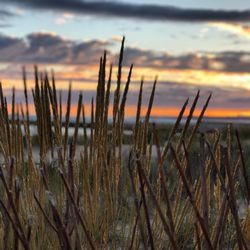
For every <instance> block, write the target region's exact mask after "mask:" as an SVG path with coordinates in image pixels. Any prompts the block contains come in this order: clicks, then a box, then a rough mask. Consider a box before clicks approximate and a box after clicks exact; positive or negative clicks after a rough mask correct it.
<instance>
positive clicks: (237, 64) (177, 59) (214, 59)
mask: <svg viewBox="0 0 250 250" xmlns="http://www.w3.org/2000/svg"><path fill="white" fill-rule="evenodd" d="M124 54H125V56H124V57H125V64H129V63H131V62H136V64H137V65H139V66H143V67H153V68H158V69H195V70H213V71H223V72H249V69H250V52H245V51H241V52H234V51H226V52H217V53H206V52H198V53H189V54H183V55H178V56H175V55H170V54H168V53H156V52H155V51H151V50H141V49H139V48H127V49H125V53H124Z"/></svg>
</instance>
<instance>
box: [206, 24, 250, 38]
mask: <svg viewBox="0 0 250 250" xmlns="http://www.w3.org/2000/svg"><path fill="white" fill-rule="evenodd" d="M208 25H209V26H212V27H215V28H217V29H219V30H225V31H229V32H231V33H233V34H236V35H239V36H242V37H245V38H248V39H250V26H249V25H245V24H244V25H242V24H238V23H221V22H214V23H209V24H208Z"/></svg>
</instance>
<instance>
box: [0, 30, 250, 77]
mask: <svg viewBox="0 0 250 250" xmlns="http://www.w3.org/2000/svg"><path fill="white" fill-rule="evenodd" d="M111 45H112V43H111V42H108V41H101V40H89V41H81V42H75V41H72V40H67V39H64V38H63V37H61V36H59V35H55V34H52V33H39V32H37V33H31V34H29V35H27V36H26V37H25V38H17V37H10V36H7V35H3V34H1V33H0V62H7V63H8V62H12V63H20V64H26V63H30V64H65V65H93V64H98V62H99V58H100V56H101V55H102V54H103V51H104V49H106V50H107V53H108V54H109V58H110V59H111V60H112V61H113V62H115V61H116V60H117V58H118V55H117V54H112V53H111V51H110V50H109V47H110V46H111ZM131 63H135V64H136V66H137V67H149V68H156V69H162V70H165V69H179V70H182V69H194V70H212V71H218V72H236V73H237V72H238V73H240V72H247V73H248V72H249V69H250V52H244V51H242V52H233V51H231V52H230V51H227V52H217V53H206V52H199V53H189V54H182V55H172V54H168V53H163V52H161V53H160V52H155V51H153V50H142V49H139V48H131V47H126V49H125V53H124V65H126V66H128V65H129V64H131Z"/></svg>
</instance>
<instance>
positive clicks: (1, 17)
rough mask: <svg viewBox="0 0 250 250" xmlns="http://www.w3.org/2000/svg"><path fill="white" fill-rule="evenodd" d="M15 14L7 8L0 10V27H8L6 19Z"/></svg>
mask: <svg viewBox="0 0 250 250" xmlns="http://www.w3.org/2000/svg"><path fill="white" fill-rule="evenodd" d="M0 3H1V1H0ZM14 16H15V14H14V13H12V12H10V11H7V10H3V9H2V10H0V28H6V27H9V26H10V25H9V23H7V22H8V20H9V18H11V17H14Z"/></svg>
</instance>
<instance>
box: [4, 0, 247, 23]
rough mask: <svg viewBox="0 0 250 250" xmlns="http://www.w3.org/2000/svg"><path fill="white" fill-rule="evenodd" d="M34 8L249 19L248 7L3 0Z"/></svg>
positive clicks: (155, 17)
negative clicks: (210, 7)
mask: <svg viewBox="0 0 250 250" xmlns="http://www.w3.org/2000/svg"><path fill="white" fill-rule="evenodd" d="M1 2H3V3H8V4H13V3H14V4H18V5H22V6H25V7H28V8H33V9H44V10H55V11H67V12H73V13H78V14H83V15H84V14H91V15H105V16H109V17H110V16H115V17H124V18H136V19H144V20H161V21H166V20H170V21H190V22H201V21H202V22H209V21H223V22H232V21H250V10H241V11H240V10H215V9H185V8H178V7H172V6H166V5H156V4H147V5H145V4H140V5H139V4H130V3H125V2H117V1H86V0H85V1H84V0H82V1H81V0H32V1H30V0H12V1H9V0H2V1H1Z"/></svg>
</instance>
